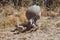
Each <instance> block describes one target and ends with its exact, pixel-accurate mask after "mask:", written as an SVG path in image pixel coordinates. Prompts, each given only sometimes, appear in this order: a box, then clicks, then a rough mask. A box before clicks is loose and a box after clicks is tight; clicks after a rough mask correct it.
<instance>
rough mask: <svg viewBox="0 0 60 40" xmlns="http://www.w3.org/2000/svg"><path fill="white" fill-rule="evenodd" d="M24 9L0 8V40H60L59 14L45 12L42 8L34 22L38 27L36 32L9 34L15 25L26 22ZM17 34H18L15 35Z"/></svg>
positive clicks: (57, 12) (56, 12)
mask: <svg viewBox="0 0 60 40" xmlns="http://www.w3.org/2000/svg"><path fill="white" fill-rule="evenodd" d="M26 9H27V8H24V7H22V8H21V9H20V10H19V11H18V10H16V9H15V8H13V7H12V6H5V7H0V40H60V16H59V15H60V13H59V11H56V10H55V11H47V10H46V9H45V8H44V7H41V12H42V14H41V18H40V19H39V20H38V21H37V22H36V23H37V25H38V27H39V28H38V29H37V30H36V31H32V32H24V33H21V32H19V30H17V31H15V32H11V30H14V29H15V25H16V24H22V23H25V22H27V21H28V20H27V18H26V16H25V13H26ZM58 9H60V8H58ZM47 13H48V15H47ZM17 32H19V34H15V33H17Z"/></svg>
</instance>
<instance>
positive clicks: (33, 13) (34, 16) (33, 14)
mask: <svg viewBox="0 0 60 40" xmlns="http://www.w3.org/2000/svg"><path fill="white" fill-rule="evenodd" d="M40 16H41V12H40V6H37V5H33V6H30V7H28V9H27V11H26V17H27V19H28V21H29V22H30V24H35V23H36V21H37V20H38V19H40Z"/></svg>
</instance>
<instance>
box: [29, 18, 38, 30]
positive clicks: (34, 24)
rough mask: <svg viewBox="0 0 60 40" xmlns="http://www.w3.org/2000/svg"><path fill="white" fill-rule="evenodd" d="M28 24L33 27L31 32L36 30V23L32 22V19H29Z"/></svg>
mask: <svg viewBox="0 0 60 40" xmlns="http://www.w3.org/2000/svg"><path fill="white" fill-rule="evenodd" d="M29 22H30V24H31V25H32V26H33V28H32V29H31V31H35V30H36V29H37V25H36V22H34V19H33V18H32V19H30V20H29Z"/></svg>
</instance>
